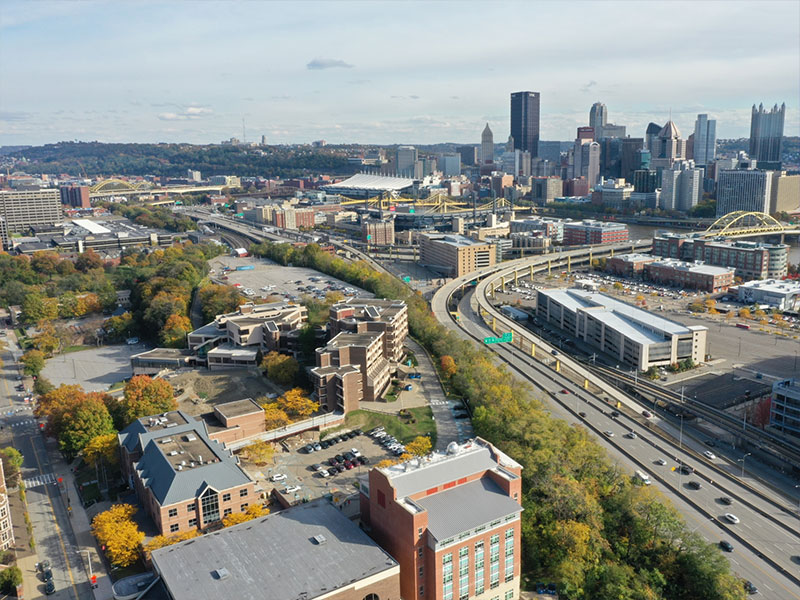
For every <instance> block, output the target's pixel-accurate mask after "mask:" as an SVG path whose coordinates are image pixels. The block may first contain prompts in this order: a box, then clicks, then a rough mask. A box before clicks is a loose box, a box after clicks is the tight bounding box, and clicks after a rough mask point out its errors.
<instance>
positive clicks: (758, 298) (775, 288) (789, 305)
mask: <svg viewBox="0 0 800 600" xmlns="http://www.w3.org/2000/svg"><path fill="white" fill-rule="evenodd" d="M738 290H739V302H745V303H747V304H758V305H768V306H771V307H772V308H776V309H778V310H781V311H784V310H785V311H789V312H798V311H800V281H791V280H780V279H765V280H762V281H749V282H747V283H742V284H740V285H739V286H738Z"/></svg>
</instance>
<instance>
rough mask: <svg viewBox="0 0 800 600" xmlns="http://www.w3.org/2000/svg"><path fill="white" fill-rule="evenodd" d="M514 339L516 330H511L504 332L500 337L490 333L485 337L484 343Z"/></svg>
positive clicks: (500, 342)
mask: <svg viewBox="0 0 800 600" xmlns="http://www.w3.org/2000/svg"><path fill="white" fill-rule="evenodd" d="M512 341H514V332H513V331H509V332H508V333H504V334H503V335H501V336H500V337H494V336H493V335H490V336H489V337H485V338H483V343H484V344H503V343H505V342H512Z"/></svg>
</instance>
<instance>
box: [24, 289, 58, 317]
mask: <svg viewBox="0 0 800 600" xmlns="http://www.w3.org/2000/svg"><path fill="white" fill-rule="evenodd" d="M21 308H22V320H23V321H24V322H25V323H39V322H40V321H52V320H53V319H57V318H58V300H56V299H55V298H48V297H46V296H42V295H41V294H37V293H32V294H28V295H27V296H26V297H25V300H23V301H22V307H21Z"/></svg>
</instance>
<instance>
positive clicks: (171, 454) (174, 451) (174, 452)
mask: <svg viewBox="0 0 800 600" xmlns="http://www.w3.org/2000/svg"><path fill="white" fill-rule="evenodd" d="M169 455H170V456H177V455H178V451H177V450H171V451H170V453H169Z"/></svg>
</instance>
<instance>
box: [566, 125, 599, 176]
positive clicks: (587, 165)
mask: <svg viewBox="0 0 800 600" xmlns="http://www.w3.org/2000/svg"><path fill="white" fill-rule="evenodd" d="M581 130H591V127H578V137H577V138H576V139H575V143H574V144H573V146H572V148H571V149H570V151H569V154H568V156H567V162H568V166H567V177H568V178H569V179H578V178H580V177H584V178H586V181H587V182H588V183H589V187H590V188H592V187H594V186H595V185H596V184H597V179H598V177H599V176H600V144H598V143H597V142H595V141H593V139H592V138H591V137H589V133H588V132H586V135H583V134H582V132H581Z"/></svg>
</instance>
